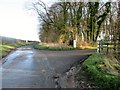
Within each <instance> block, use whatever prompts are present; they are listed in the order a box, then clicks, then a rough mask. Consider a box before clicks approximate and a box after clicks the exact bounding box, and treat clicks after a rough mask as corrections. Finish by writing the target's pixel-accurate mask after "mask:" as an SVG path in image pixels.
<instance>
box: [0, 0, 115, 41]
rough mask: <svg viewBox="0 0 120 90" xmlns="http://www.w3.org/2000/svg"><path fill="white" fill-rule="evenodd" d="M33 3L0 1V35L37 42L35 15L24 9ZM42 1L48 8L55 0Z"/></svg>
mask: <svg viewBox="0 0 120 90" xmlns="http://www.w3.org/2000/svg"><path fill="white" fill-rule="evenodd" d="M33 1H34V2H35V1H37V0H0V35H2V36H8V37H13V38H18V39H27V40H39V39H38V24H39V23H38V19H37V15H35V13H34V12H33V11H30V10H28V9H27V8H26V7H27V6H29V5H28V4H29V3H30V2H33ZM42 1H43V2H45V3H46V4H47V5H48V6H50V5H51V3H53V2H55V1H57V0H42ZM112 1H113V0H112Z"/></svg>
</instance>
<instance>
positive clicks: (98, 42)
mask: <svg viewBox="0 0 120 90" xmlns="http://www.w3.org/2000/svg"><path fill="white" fill-rule="evenodd" d="M100 40H101V37H100V36H99V37H98V39H97V52H98V53H99V51H100V50H99V49H100V48H99V45H100Z"/></svg>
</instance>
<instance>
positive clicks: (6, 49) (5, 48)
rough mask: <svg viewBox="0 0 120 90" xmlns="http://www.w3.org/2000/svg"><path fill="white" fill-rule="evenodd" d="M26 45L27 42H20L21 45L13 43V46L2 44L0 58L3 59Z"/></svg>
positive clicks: (0, 45)
mask: <svg viewBox="0 0 120 90" xmlns="http://www.w3.org/2000/svg"><path fill="white" fill-rule="evenodd" d="M24 45H26V43H25V42H22V43H21V42H19V43H13V44H8V45H5V44H0V56H1V57H4V56H6V55H7V54H8V53H9V52H10V51H11V50H13V49H15V48H17V47H20V46H24Z"/></svg>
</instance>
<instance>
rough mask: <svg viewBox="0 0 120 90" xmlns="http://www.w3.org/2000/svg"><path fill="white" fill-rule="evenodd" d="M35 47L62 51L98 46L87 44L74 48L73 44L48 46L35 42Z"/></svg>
mask: <svg viewBox="0 0 120 90" xmlns="http://www.w3.org/2000/svg"><path fill="white" fill-rule="evenodd" d="M33 46H34V48H35V49H39V50H53V51H62V50H83V49H91V50H92V49H93V50H94V49H96V47H90V46H86V47H76V48H73V47H72V46H64V45H63V46H62V45H61V46H50V45H49V46H47V44H43V43H41V44H39V43H37V44H34V45H33Z"/></svg>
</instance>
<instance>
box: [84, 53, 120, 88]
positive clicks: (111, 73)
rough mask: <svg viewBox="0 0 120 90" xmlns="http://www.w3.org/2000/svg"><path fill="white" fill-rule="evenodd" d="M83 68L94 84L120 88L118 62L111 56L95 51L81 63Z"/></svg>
mask: <svg viewBox="0 0 120 90" xmlns="http://www.w3.org/2000/svg"><path fill="white" fill-rule="evenodd" d="M83 68H84V70H85V71H86V73H87V74H88V76H89V77H90V79H91V80H93V81H94V82H95V84H96V85H98V86H100V87H102V88H109V89H111V90H120V72H119V71H120V63H119V62H118V61H117V60H116V59H115V58H114V57H113V56H105V55H102V54H99V53H95V54H93V55H91V56H90V57H89V58H88V59H87V60H86V61H85V62H84V63H83Z"/></svg>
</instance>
